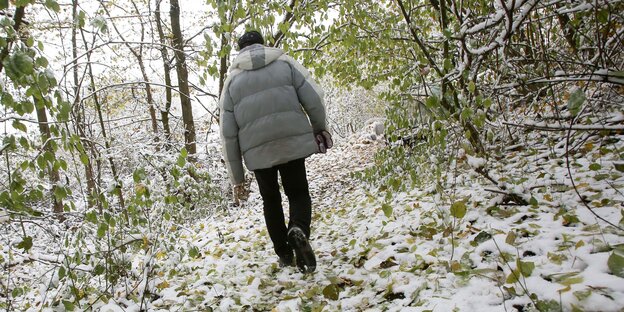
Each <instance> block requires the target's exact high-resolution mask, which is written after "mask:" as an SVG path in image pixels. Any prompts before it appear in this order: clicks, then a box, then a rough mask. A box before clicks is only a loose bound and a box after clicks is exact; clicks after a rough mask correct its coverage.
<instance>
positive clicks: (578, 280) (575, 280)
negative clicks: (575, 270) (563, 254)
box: [559, 276, 583, 286]
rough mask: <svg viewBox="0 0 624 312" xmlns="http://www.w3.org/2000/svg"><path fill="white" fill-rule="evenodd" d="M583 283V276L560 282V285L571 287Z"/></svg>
mask: <svg viewBox="0 0 624 312" xmlns="http://www.w3.org/2000/svg"><path fill="white" fill-rule="evenodd" d="M582 282H583V277H582V276H573V277H569V278H566V279H564V280H563V281H561V282H559V284H561V285H564V286H570V285H574V284H579V283H582Z"/></svg>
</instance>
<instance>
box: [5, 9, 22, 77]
mask: <svg viewBox="0 0 624 312" xmlns="http://www.w3.org/2000/svg"><path fill="white" fill-rule="evenodd" d="M25 9H26V6H21V7H18V8H16V9H15V14H13V29H15V32H18V31H19V28H20V26H21V25H22V21H23V20H24V13H25ZM12 43H13V42H12V38H9V39H8V41H7V43H6V46H5V47H4V48H3V49H2V51H0V72H2V68H3V67H4V65H3V63H2V61H4V58H5V57H7V56H8V55H9V51H10V50H11V45H12Z"/></svg>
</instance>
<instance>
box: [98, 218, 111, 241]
mask: <svg viewBox="0 0 624 312" xmlns="http://www.w3.org/2000/svg"><path fill="white" fill-rule="evenodd" d="M106 231H108V224H107V223H105V222H102V223H100V225H99V226H98V229H97V236H98V237H99V238H102V237H104V235H106Z"/></svg>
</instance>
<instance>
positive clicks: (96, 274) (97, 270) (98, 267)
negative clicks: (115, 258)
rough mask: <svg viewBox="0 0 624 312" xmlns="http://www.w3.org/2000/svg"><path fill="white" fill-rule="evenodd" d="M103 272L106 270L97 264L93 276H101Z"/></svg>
mask: <svg viewBox="0 0 624 312" xmlns="http://www.w3.org/2000/svg"><path fill="white" fill-rule="evenodd" d="M105 271H106V268H105V267H104V266H103V265H101V264H98V265H96V266H95V268H94V269H93V275H95V276H98V275H102V273H104V272H105Z"/></svg>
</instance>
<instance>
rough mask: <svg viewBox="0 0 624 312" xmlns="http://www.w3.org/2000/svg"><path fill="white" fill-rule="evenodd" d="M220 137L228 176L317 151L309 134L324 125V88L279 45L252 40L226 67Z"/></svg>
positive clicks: (237, 180) (240, 179) (239, 177)
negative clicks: (253, 41) (252, 42)
mask: <svg viewBox="0 0 624 312" xmlns="http://www.w3.org/2000/svg"><path fill="white" fill-rule="evenodd" d="M219 106H220V108H221V139H222V144H223V155H224V158H225V161H226V165H227V169H228V173H229V175H230V180H231V181H232V183H233V184H234V185H236V184H239V183H242V182H243V180H244V171H243V165H242V160H243V159H244V160H245V165H246V166H247V169H249V170H256V169H264V168H270V167H273V166H275V165H279V164H283V163H287V162H289V161H291V160H295V159H299V158H303V157H307V156H310V155H311V154H313V153H316V152H318V145H317V144H316V141H315V140H314V134H315V133H318V132H320V131H322V130H327V129H326V121H325V118H326V117H325V105H324V102H323V91H322V90H321V89H320V87H319V86H318V85H317V84H316V82H314V80H313V79H312V78H311V77H310V73H309V72H308V70H306V69H305V68H304V67H303V66H302V65H301V64H299V63H298V62H297V61H295V60H294V59H293V58H292V57H290V56H288V55H286V54H284V52H283V51H282V50H280V49H276V48H270V47H265V46H262V45H260V44H254V45H251V46H249V47H246V48H245V49H243V50H241V51H240V53H239V55H238V56H237V57H236V58H235V59H234V62H233V63H232V66H230V69H229V77H228V78H227V79H226V81H225V84H224V87H223V91H222V93H221V98H220V100H219Z"/></svg>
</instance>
